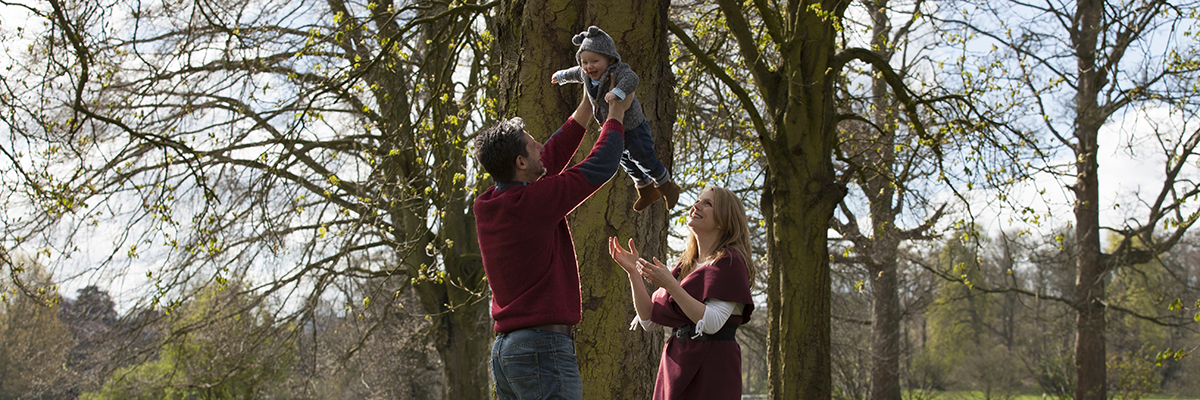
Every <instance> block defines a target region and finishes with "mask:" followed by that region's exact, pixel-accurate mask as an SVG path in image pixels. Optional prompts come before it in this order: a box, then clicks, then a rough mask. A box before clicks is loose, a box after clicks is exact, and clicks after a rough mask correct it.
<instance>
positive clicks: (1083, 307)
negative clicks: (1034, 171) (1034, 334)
mask: <svg viewBox="0 0 1200 400" xmlns="http://www.w3.org/2000/svg"><path fill="white" fill-rule="evenodd" d="M1103 13H1104V2H1103V1H1101V0H1083V1H1080V2H1078V4H1077V9H1076V17H1075V21H1077V23H1078V25H1077V26H1076V30H1075V31H1074V32H1073V35H1072V42H1074V44H1075V48H1076V62H1077V63H1078V66H1079V81H1078V88H1079V89H1078V92H1076V95H1075V107H1076V113H1077V114H1076V120H1075V140H1076V143H1075V149H1074V150H1075V159H1076V163H1075V172H1076V182H1075V186H1074V187H1073V188H1072V190H1073V191H1074V194H1075V206H1074V213H1075V240H1076V241H1077V244H1078V247H1077V248H1078V249H1079V258H1078V261H1077V262H1078V268H1077V271H1076V272H1077V274H1076V280H1075V308H1076V311H1077V312H1078V316H1077V319H1076V323H1075V335H1076V336H1075V367H1076V368H1075V371H1076V372H1075V399H1076V400H1105V399H1107V398H1108V394H1107V385H1106V379H1107V370H1106V366H1105V358H1107V357H1106V354H1105V344H1104V330H1105V321H1104V304H1103V303H1102V301H1103V299H1104V281H1103V279H1104V273H1105V271H1104V265H1103V262H1102V259H1103V256H1102V249H1101V248H1100V212H1099V201H1100V190H1099V176H1098V172H1099V162H1098V161H1097V152H1098V150H1099V143H1098V136H1099V131H1100V125H1101V124H1102V123H1103V122H1104V121H1105V120H1107V118H1108V115H1107V113H1105V112H1104V111H1103V110H1102V109H1101V107H1100V106H1099V103H1098V97H1099V95H1100V91H1101V90H1102V89H1103V88H1104V87H1105V86H1107V76H1106V75H1105V71H1103V70H1101V69H1099V68H1098V66H1097V65H1096V59H1097V50H1096V46H1097V43H1098V41H1099V35H1100V32H1101V25H1100V22H1101V18H1102V17H1103Z"/></svg>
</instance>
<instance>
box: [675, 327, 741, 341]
mask: <svg viewBox="0 0 1200 400" xmlns="http://www.w3.org/2000/svg"><path fill="white" fill-rule="evenodd" d="M740 325H741V324H739V323H736V322H726V323H725V326H722V327H721V330H718V331H716V332H714V333H711V334H708V333H704V332H697V331H696V324H692V325H684V326H681V327H678V328H675V332H673V333H672V334H671V336H675V338H676V339H679V340H695V341H700V342H703V341H709V340H734V339H735V338H736V336H737V328H738V326H740Z"/></svg>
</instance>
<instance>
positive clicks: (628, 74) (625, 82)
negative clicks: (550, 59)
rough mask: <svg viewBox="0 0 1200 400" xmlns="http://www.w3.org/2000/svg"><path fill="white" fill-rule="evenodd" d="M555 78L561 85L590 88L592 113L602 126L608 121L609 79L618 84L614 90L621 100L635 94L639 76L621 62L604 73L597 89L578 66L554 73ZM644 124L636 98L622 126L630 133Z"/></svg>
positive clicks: (640, 107) (588, 91)
mask: <svg viewBox="0 0 1200 400" xmlns="http://www.w3.org/2000/svg"><path fill="white" fill-rule="evenodd" d="M554 76H555V77H557V78H558V84H559V85H566V84H568V83H583V84H584V87H585V88H588V90H586V92H587V94H588V98H590V99H591V100H592V112H593V113H594V114H595V117H596V120H597V121H600V124H604V120H606V119H608V102H606V101H604V95H605V94H606V93H608V87H609V86H610V85H611V84H610V83H609V79H612V80H614V81H616V82H617V86H616V88H615V89H617V90H614V92H615V93H616V94H617V97H618V98H621V99H624V98H625V96H628V95H629V94H630V93H633V92H634V91H635V90H637V87H638V76H637V74H636V73H634V72H633V69H631V68H629V64H626V63H623V62H620V61H617V62H615V63H612V64H611V65H609V66H608V69H607V70H605V71H604V76H602V77H600V85H599V86H597V87H595V88H592V87H590V86H591V85H589V84H587V83H585V82H588V81H589V80H590V79H591V78H589V77H588V76H587V74H585V73H583V68H581V67H579V66H578V65H576V66H574V67H571V68H567V69H564V70H559V71H558V72H555V73H554ZM643 122H646V116H645V115H643V114H642V103H641V102H638V99H636V98H634V99H633V104H630V105H629V109H628V110H626V111H625V117H624V120H622V122H621V124H622V125H624V126H625V130H626V131H629V130H632V129H633V128H636V127H637V126H638V125H641V124H642V123H643Z"/></svg>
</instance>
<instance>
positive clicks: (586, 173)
mask: <svg viewBox="0 0 1200 400" xmlns="http://www.w3.org/2000/svg"><path fill="white" fill-rule="evenodd" d="M633 98H634V96H632V95H630V96H626V98H625V100H622V101H617V102H613V103H610V107H611V109H612V110H616V111H610V112H609V115H610V118H609V119H608V120H606V121H605V122H604V125H603V126H602V127H601V129H600V137H599V138H598V139H597V140H596V144H595V145H594V146H593V147H592V151H591V153H590V154H588V156H587V158H585V159H584V160H583V161H581V162H580V163H579V164H576V165H575V166H573V167H571V168H566V167H567V163H569V162H570V161H571V156H572V155H574V154H575V150H576V148H578V147H579V143H580V142H581V141H582V140H583V135H584V133H585V131H586V125H584V124H587V123H588V122H589V121H590V120H591V118H592V107H591V102H590V100H588V98H587V96H583V99H582V101H581V102H580V104H579V107H578V108H577V109H576V110H575V113H574V114H572V115H571V117H570V118H568V119H567V122H566V123H564V124H563V125H562V127H561V128H559V130H558V132H555V133H554V135H552V136H551V137H550V139H549V140H547V141H546V144H545V146H543V145H542V144H539V143H538V142H537V141H536V140H534V139H533V136H530V135H529V133H526V132H525V122H524V120H522V119H520V118H513V119H510V120H507V121H502V122H500V123H499V124H497V125H496V126H494V127H491V128H488V129H487V130H484V131H483V132H482V133H480V134H479V136H478V137H477V138H476V139H475V155H476V157H477V158H478V160H479V163H480V164H481V165H483V167H484V169H485V170H487V171H488V174H490V175H491V176H492V181H493V182H495V185H494V186H492V187H490V188H488V189H487V190H486V191H484V192H483V194H481V195H480V196H479V198H478V199H476V200H475V224H476V228H477V230H478V234H479V249H480V252H481V253H482V255H483V268H484V271H485V273H486V274H487V279H488V284H489V285H490V286H491V289H492V319H494V320H495V321H496V323H495V326H494V329H495V331H496V332H497V333H498V335H497V336H496V340H495V342H494V343H493V345H492V362H491V364H492V377H493V379H494V380H495V383H496V394H497V396H499V398H500V399H502V400H507V399H517V398H521V399H532V398H537V399H580V398H582V397H583V380H582V379H581V378H580V375H579V366H578V364H577V363H576V360H575V340H574V332H573V330H572V329H573V328H572V327H573V326H574V325H575V324H578V323H579V320H580V318H581V317H582V315H583V305H582V301H581V299H580V291H579V266H578V264H577V263H576V260H575V246H574V244H573V243H572V241H571V231H570V229H568V228H567V219H566V216H567V214H569V213H570V212H571V211H572V210H574V209H575V208H576V207H578V206H579V205H580V204H582V203H583V201H584V200H587V198H588V197H591V195H592V194H593V193H595V192H596V191H597V190H599V189H600V187H601V186H603V185H604V183H605V182H608V180H609V179H610V178H612V176H613V174H615V173H616V171H617V166H618V165H619V163H620V159H621V152H622V151H623V150H624V148H625V146H624V140H625V139H624V136H623V135H624V132H625V129H624V127H623V126H622V121H621V118H622V116H624V115H625V112H624V111H625V109H627V108H629V104H630V103H631V102H632V101H633Z"/></svg>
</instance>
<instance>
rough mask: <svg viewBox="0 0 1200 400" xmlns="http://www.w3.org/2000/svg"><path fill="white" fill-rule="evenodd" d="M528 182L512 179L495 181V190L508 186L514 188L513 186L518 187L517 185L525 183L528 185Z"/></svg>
mask: <svg viewBox="0 0 1200 400" xmlns="http://www.w3.org/2000/svg"><path fill="white" fill-rule="evenodd" d="M528 184H529V182H521V181H512V182H504V183H497V184H496V190H504V189H510V188H515V187H518V186H525V185H528Z"/></svg>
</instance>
